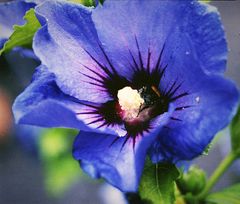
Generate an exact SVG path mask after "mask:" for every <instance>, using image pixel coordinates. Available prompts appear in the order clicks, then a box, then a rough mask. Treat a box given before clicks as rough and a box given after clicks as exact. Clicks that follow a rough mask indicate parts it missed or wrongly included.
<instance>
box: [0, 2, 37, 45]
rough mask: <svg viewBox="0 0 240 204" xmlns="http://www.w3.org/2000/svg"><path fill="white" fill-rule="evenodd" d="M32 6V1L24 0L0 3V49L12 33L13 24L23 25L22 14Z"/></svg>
mask: <svg viewBox="0 0 240 204" xmlns="http://www.w3.org/2000/svg"><path fill="white" fill-rule="evenodd" d="M34 6H35V4H34V3H30V2H29V3H28V2H25V1H13V2H7V3H0V49H1V48H2V47H3V45H4V42H5V41H6V40H7V39H8V38H9V37H10V35H11V34H12V32H13V25H16V24H17V25H23V24H24V20H23V16H24V15H25V13H26V11H28V10H29V9H30V8H33V7H34Z"/></svg>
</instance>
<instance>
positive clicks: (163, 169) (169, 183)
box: [139, 159, 180, 204]
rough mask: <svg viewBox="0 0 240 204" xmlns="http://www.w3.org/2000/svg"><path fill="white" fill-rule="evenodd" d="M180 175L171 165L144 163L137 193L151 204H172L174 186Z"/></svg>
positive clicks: (148, 161)
mask: <svg viewBox="0 0 240 204" xmlns="http://www.w3.org/2000/svg"><path fill="white" fill-rule="evenodd" d="M179 175H180V173H179V171H178V169H177V168H176V167H175V165H173V164H168V163H159V164H152V163H151V161H150V160H149V159H148V160H147V161H146V164H145V167H144V171H143V176H142V180H141V183H140V187H139V193H140V196H141V198H142V199H143V200H146V201H148V202H147V203H151V204H172V203H174V201H175V196H174V185H175V180H176V179H177V178H178V177H179Z"/></svg>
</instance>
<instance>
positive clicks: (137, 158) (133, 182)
mask: <svg viewBox="0 0 240 204" xmlns="http://www.w3.org/2000/svg"><path fill="white" fill-rule="evenodd" d="M170 112H171V111H170ZM170 112H169V113H167V114H164V115H163V116H161V117H159V118H157V119H156V120H155V121H154V122H153V123H152V127H153V128H152V130H151V131H150V132H148V133H144V134H143V135H142V136H139V137H137V138H136V141H135V142H136V143H135V146H134V144H133V140H132V139H131V138H130V139H128V140H126V137H117V140H116V137H114V136H112V135H107V134H97V133H93V132H84V131H81V132H80V133H79V135H78V137H77V138H76V140H75V142H74V147H73V156H74V158H75V159H76V160H79V162H80V164H81V166H82V168H83V170H84V171H85V172H87V173H88V174H89V175H90V176H92V177H94V178H100V177H103V178H105V179H106V180H107V181H108V182H109V183H111V184H112V185H114V186H115V187H117V188H119V189H120V190H122V191H125V192H135V191H137V188H138V184H139V181H140V177H141V174H142V170H143V165H144V161H145V157H146V153H147V149H148V148H149V146H150V145H151V144H152V142H153V141H154V139H155V138H156V136H157V133H158V132H159V130H160V129H161V128H162V127H163V126H164V124H166V122H167V121H168V119H169V116H170V115H171V113H170ZM125 142H126V143H125ZM133 146H134V147H133Z"/></svg>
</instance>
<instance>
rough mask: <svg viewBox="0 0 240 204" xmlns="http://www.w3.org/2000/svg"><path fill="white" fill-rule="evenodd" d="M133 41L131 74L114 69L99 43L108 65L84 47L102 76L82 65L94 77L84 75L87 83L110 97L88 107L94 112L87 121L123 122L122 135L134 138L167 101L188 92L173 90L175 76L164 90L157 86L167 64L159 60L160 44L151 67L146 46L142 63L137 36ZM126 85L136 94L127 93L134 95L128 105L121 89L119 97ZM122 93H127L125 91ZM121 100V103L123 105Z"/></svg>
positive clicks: (176, 85)
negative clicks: (134, 43) (134, 52)
mask: <svg viewBox="0 0 240 204" xmlns="http://www.w3.org/2000/svg"><path fill="white" fill-rule="evenodd" d="M136 45H137V48H138V55H137V56H134V55H133V54H132V52H131V51H130V50H129V55H130V56H131V59H132V63H130V64H131V65H130V67H129V69H132V73H133V74H132V76H129V77H128V79H127V78H125V77H123V76H121V75H120V74H119V73H118V72H117V69H115V67H114V66H113V64H112V63H111V61H110V59H109V58H108V56H107V54H106V53H105V51H104V49H103V48H102V46H101V45H100V48H101V50H102V52H103V54H104V56H105V58H106V60H107V62H108V66H106V65H103V64H101V62H99V61H98V60H97V59H96V58H95V57H94V56H93V55H91V54H90V53H89V52H87V51H86V52H87V53H88V54H89V56H90V57H91V58H92V59H93V60H94V61H95V62H96V63H97V65H98V66H99V68H100V69H101V70H102V71H103V72H104V73H105V75H104V76H103V75H101V74H99V73H97V72H96V71H93V70H92V69H91V68H89V67H87V66H85V68H87V69H88V70H90V71H91V72H93V74H95V75H96V77H92V76H88V75H85V76H87V77H89V78H90V79H91V84H94V85H96V86H100V87H102V88H104V89H105V90H106V91H107V93H108V95H109V96H110V97H111V98H112V100H110V101H108V102H106V103H103V104H101V105H100V106H94V107H93V106H92V107H91V108H92V109H93V111H90V112H88V114H93V115H97V116H96V119H94V120H92V121H91V122H90V123H89V124H93V123H99V122H101V124H100V125H99V126H98V128H101V127H103V126H109V127H111V126H115V125H123V126H124V127H125V130H126V132H127V134H126V135H125V136H127V138H136V137H137V136H138V135H142V134H143V133H144V132H148V131H149V130H150V129H151V120H152V119H154V118H155V117H157V116H158V115H161V114H163V113H164V112H167V111H168V107H169V104H170V103H171V102H174V101H176V100H178V99H179V98H182V97H184V96H186V95H188V92H182V93H181V94H179V95H176V92H177V91H178V90H179V89H180V87H181V85H182V84H181V83H180V84H179V83H178V82H177V80H176V81H175V82H174V83H173V84H171V85H170V86H169V87H168V89H167V90H161V88H160V87H161V86H160V84H161V80H162V78H163V76H164V73H165V71H166V69H167V66H168V65H167V64H166V65H162V64H161V58H162V55H163V51H164V46H163V48H162V50H161V51H160V54H159V57H158V58H157V60H156V62H155V65H154V66H153V67H152V65H151V66H150V60H151V52H150V50H149V49H148V57H147V63H146V65H145V66H144V63H143V58H142V54H141V52H140V49H139V45H138V42H137V39H136ZM126 87H128V89H129V90H130V92H131V93H132V94H133V95H136V97H135V96H129V97H130V98H131V97H132V98H133V99H134V97H135V98H137V101H136V104H135V102H134V101H133V102H132V104H130V105H129V107H130V108H128V105H126V104H127V103H128V101H127V99H124V96H123V95H124V93H121V94H123V95H122V96H121V97H120V99H119V93H120V92H121V91H122V90H124V89H126ZM131 93H130V94H131ZM126 94H129V93H128V92H126ZM124 100H126V101H124ZM123 104H125V105H126V107H125V105H123ZM131 107H132V109H131ZM181 108H182V107H177V109H179V110H180V109H181ZM80 114H81V113H80ZM85 114H86V113H85ZM173 119H175V118H173ZM176 120H178V119H176ZM179 121H180V120H179ZM134 140H135V139H134Z"/></svg>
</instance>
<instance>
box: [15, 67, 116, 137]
mask: <svg viewBox="0 0 240 204" xmlns="http://www.w3.org/2000/svg"><path fill="white" fill-rule="evenodd" d="M91 105H93V103H92V104H91ZM87 111H89V106H86V105H83V103H82V102H81V101H79V100H77V99H75V98H73V97H70V96H68V95H66V94H64V93H63V92H62V91H61V90H60V89H59V88H58V86H57V85H56V82H55V76H54V74H52V73H50V72H49V71H48V70H47V68H46V67H45V66H43V65H42V66H40V67H39V68H38V69H37V71H36V73H35V74H34V77H33V81H32V83H31V84H30V85H29V86H28V87H27V89H26V90H25V91H24V92H23V93H22V94H21V95H19V96H18V97H17V98H16V100H15V102H14V105H13V112H14V116H15V119H16V122H17V123H20V124H29V125H37V126H42V127H67V128H76V129H82V130H85V131H95V132H99V133H102V132H104V133H108V134H113V135H118V134H117V132H116V129H117V128H116V127H112V128H108V127H102V128H96V127H95V126H94V125H87V124H86V123H88V117H86V116H81V115H78V113H79V112H87Z"/></svg>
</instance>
